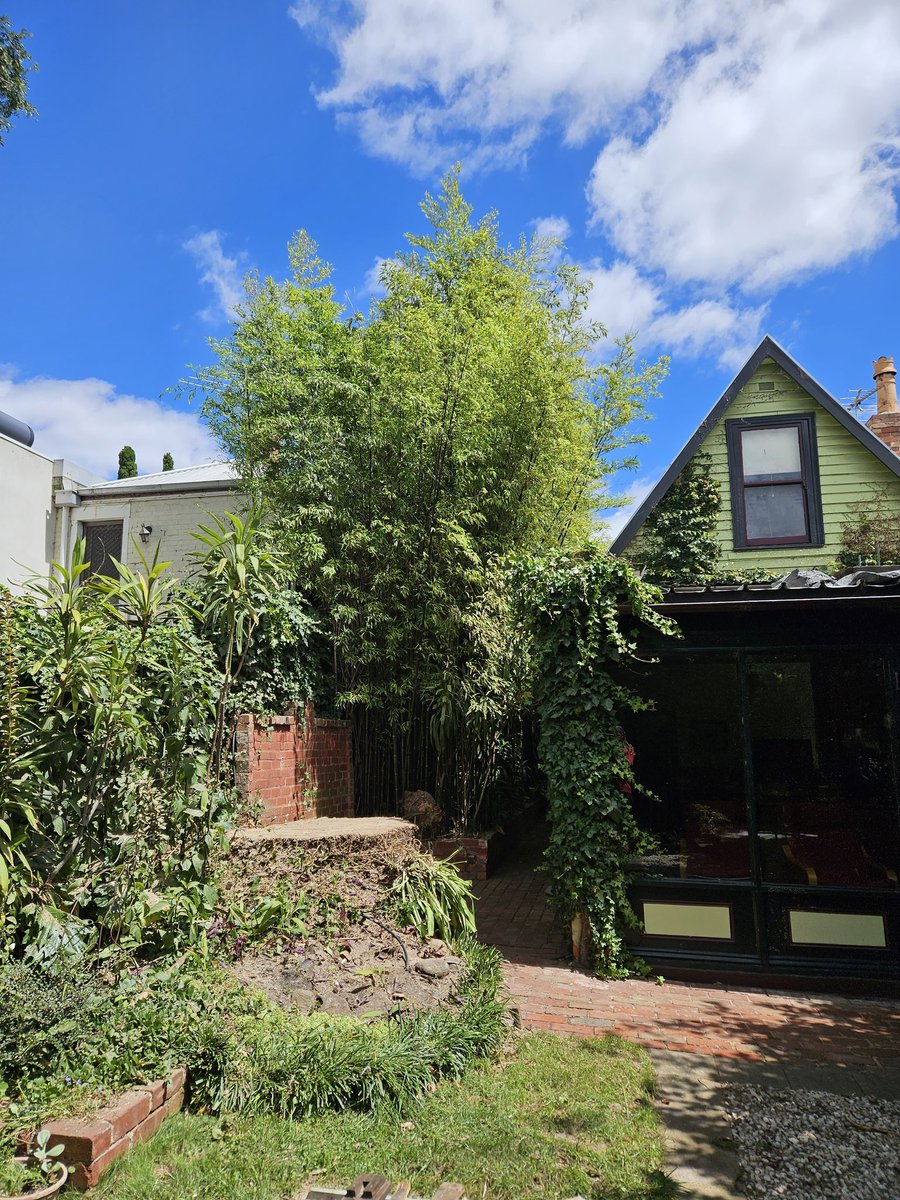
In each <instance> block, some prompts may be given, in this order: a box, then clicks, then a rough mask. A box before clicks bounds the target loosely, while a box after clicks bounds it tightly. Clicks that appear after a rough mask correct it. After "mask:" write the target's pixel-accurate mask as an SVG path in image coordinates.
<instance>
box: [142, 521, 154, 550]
mask: <svg viewBox="0 0 900 1200" xmlns="http://www.w3.org/2000/svg"><path fill="white" fill-rule="evenodd" d="M140 532H141V541H142V542H143V543H144V545H145V546H146V544H147V542H149V541H150V534H151V533H152V532H153V526H152V525H142V526H141V531H140Z"/></svg>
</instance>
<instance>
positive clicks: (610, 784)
mask: <svg viewBox="0 0 900 1200" xmlns="http://www.w3.org/2000/svg"><path fill="white" fill-rule="evenodd" d="M518 582H519V586H520V588H521V592H522V597H523V607H524V610H525V613H524V615H525V618H526V620H528V621H529V624H530V627H531V630H532V633H533V637H534V649H533V653H534V657H535V663H536V669H537V684H536V688H537V699H538V706H539V712H540V720H541V739H540V754H541V763H542V766H543V768H544V771H545V772H546V775H547V787H548V799H549V819H550V829H551V834H550V846H549V848H548V850H547V854H546V864H547V871H548V873H549V875H550V881H551V889H552V890H551V898H552V901H553V903H554V905H555V907H556V908H557V910H558V911H559V913H560V915H561V916H562V917H563V918H564V919H565V920H567V921H571V920H572V919H573V918H575V917H576V916H580V917H582V919H585V918H586V919H587V921H588V922H589V925H590V930H591V935H592V936H591V941H592V951H593V955H594V965H595V968H596V970H597V971H598V973H599V974H601V975H605V976H613V977H615V976H618V975H621V974H624V973H627V970H628V956H627V952H626V948H625V944H624V941H623V937H622V933H623V928H624V927H625V926H626V925H629V924H634V923H635V919H634V914H633V912H632V910H631V906H630V905H629V903H628V899H627V896H626V885H627V883H628V878H629V876H628V869H627V864H628V861H629V860H630V859H632V858H633V857H634V856H635V855H636V854H637V853H639V852H640V851H641V849H642V848H643V847H645V846H646V845H647V839H646V837H645V835H644V834H643V833H642V832H641V830H640V829H639V828H638V825H637V823H636V821H635V818H634V813H633V811H632V806H631V800H630V795H629V792H628V791H626V790H625V788H626V787H627V785H629V784H630V783H631V781H632V772H631V766H630V764H629V762H628V756H627V744H626V741H625V737H624V735H623V732H622V728H621V726H620V724H619V714H620V713H622V712H623V711H632V712H637V711H640V710H641V709H642V708H644V707H646V705H645V702H644V701H642V700H641V699H640V697H638V696H637V695H635V694H634V693H633V692H632V691H630V690H629V689H628V688H626V687H624V686H623V685H622V684H621V683H620V682H618V679H617V671H618V668H619V667H620V666H621V664H622V663H623V662H626V661H627V660H628V659H629V658H630V657H631V656H632V655H633V654H634V650H635V636H636V634H635V633H633V632H629V631H628V629H627V625H628V622H630V621H631V620H632V619H633V620H635V621H643V622H645V623H646V624H647V625H650V626H651V627H653V628H654V629H657V630H659V631H660V632H663V633H671V632H672V631H673V626H672V624H671V622H669V621H668V620H666V619H665V618H664V617H661V616H660V615H659V614H658V613H656V612H655V611H654V609H653V608H652V605H653V604H654V603H655V602H656V601H657V600H658V599H659V598H660V594H659V592H658V590H657V589H656V588H654V587H652V586H650V585H649V584H646V583H644V582H642V581H641V579H640V578H639V577H638V576H637V575H636V573H635V572H634V571H633V570H632V568H631V567H629V566H628V565H627V564H626V563H624V562H622V561H621V560H620V559H617V558H615V557H613V556H611V555H607V554H605V553H603V552H602V551H601V550H600V549H598V548H597V547H596V546H589V547H586V548H585V549H584V550H582V551H580V552H579V553H578V554H564V553H556V554H553V555H549V556H545V557H543V558H530V559H525V560H524V561H523V562H522V563H521V564H520V566H519V568H518ZM622 605H627V607H628V610H630V613H631V614H632V615H631V616H628V615H624V616H623V615H621V613H620V606H622Z"/></svg>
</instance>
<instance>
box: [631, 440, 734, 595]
mask: <svg viewBox="0 0 900 1200" xmlns="http://www.w3.org/2000/svg"><path fill="white" fill-rule="evenodd" d="M710 466H711V460H710V457H709V455H708V454H706V453H704V452H703V451H700V453H699V454H695V455H694V457H693V458H692V459H691V461H690V462H689V463H688V464H687V466H686V467H685V468H684V470H683V471H682V472H681V474H680V475H679V476H678V478H677V479H676V480H675V482H674V483H673V484H672V486H671V487H670V488H669V490H668V491H667V492H666V494H665V496H663V498H662V500H660V502H659V504H657V505H656V507H655V508H654V509H653V511H652V512H651V514H650V516H649V517H648V518H647V520H646V521H645V522H644V530H643V533H644V549H643V551H642V553H641V555H640V557H641V560H642V562H643V566H644V573H645V575H646V576H647V578H648V579H653V580H654V581H658V582H660V583H701V582H704V581H706V580H708V579H710V578H711V577H712V576H713V575H714V574H715V570H716V563H717V561H718V557H719V542H718V538H717V537H716V521H717V518H718V515H719V503H720V499H721V489H720V486H719V481H718V480H717V479H714V478H713V476H712V474H711V471H710Z"/></svg>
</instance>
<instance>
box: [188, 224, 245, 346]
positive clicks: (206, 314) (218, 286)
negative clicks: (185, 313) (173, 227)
mask: <svg viewBox="0 0 900 1200" xmlns="http://www.w3.org/2000/svg"><path fill="white" fill-rule="evenodd" d="M182 248H183V249H184V250H187V252H188V253H189V254H190V255H192V257H193V259H194V261H195V262H196V264H197V266H198V267H199V268H200V282H201V283H207V284H209V286H210V287H211V288H212V290H213V294H214V295H215V303H214V304H210V305H209V306H208V307H207V308H204V309H202V310H201V311H200V316H201V317H202V318H203V319H204V321H209V323H210V324H216V323H218V322H220V321H222V320H228V321H230V320H232V319H233V318H234V316H235V310H236V309H237V306H238V305H239V304H240V302H241V301H242V300H243V298H244V288H243V271H242V268H241V256H236V257H234V258H231V257H229V255H227V254H226V253H225V251H224V250H223V249H222V234H221V233H220V231H219V230H218V229H208V230H207V231H206V232H205V233H198V234H196V235H195V236H194V237H192V238H188V240H187V241H186V242H183V243H182Z"/></svg>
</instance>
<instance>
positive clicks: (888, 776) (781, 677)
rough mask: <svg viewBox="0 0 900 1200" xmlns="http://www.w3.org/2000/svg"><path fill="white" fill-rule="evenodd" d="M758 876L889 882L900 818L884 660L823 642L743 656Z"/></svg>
mask: <svg viewBox="0 0 900 1200" xmlns="http://www.w3.org/2000/svg"><path fill="white" fill-rule="evenodd" d="M747 669H748V686H749V706H750V711H749V717H750V730H751V737H752V743H753V775H754V787H755V794H756V805H757V827H758V841H759V854H760V865H761V870H762V878H763V880H764V882H767V883H783V884H800V885H804V884H805V885H807V886H811V887H812V886H815V887H856V888H881V887H888V888H893V887H896V886H897V871H898V868H900V825H898V813H897V798H896V795H895V791H894V773H893V764H892V759H891V743H890V727H891V715H890V711H889V708H888V705H887V702H886V699H885V689H884V672H883V666H882V662H881V660H880V659H879V658H878V657H876V656H874V655H870V654H867V653H865V652H855V651H854V652H851V651H848V650H827V651H826V650H821V651H810V652H805V653H798V654H796V655H791V656H790V657H780V656H779V657H775V656H772V657H765V658H763V657H755V656H754V657H751V658H749V659H748V664H747Z"/></svg>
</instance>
